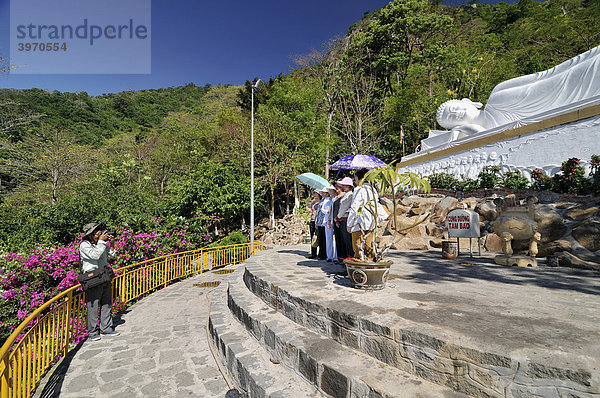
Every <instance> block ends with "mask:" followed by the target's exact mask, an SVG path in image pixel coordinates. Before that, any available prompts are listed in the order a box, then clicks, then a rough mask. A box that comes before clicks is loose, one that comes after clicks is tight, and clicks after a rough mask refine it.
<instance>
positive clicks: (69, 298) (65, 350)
mask: <svg viewBox="0 0 600 398" xmlns="http://www.w3.org/2000/svg"><path fill="white" fill-rule="evenodd" d="M111 295H112V292H111ZM111 302H112V300H111ZM72 306H73V291H72V290H71V291H70V292H69V295H68V296H67V316H66V317H65V323H66V325H65V346H64V347H63V358H66V356H67V353H68V352H69V344H70V342H71V312H72Z"/></svg>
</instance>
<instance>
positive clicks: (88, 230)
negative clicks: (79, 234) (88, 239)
mask: <svg viewBox="0 0 600 398" xmlns="http://www.w3.org/2000/svg"><path fill="white" fill-rule="evenodd" d="M99 226H100V224H98V223H96V222H91V223H89V224H85V225H84V226H83V228H82V230H83V235H84V236H88V235H89V234H91V233H93V232H94V231H95V230H96V229H97V228H98V227H99Z"/></svg>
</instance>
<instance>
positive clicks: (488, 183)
mask: <svg viewBox="0 0 600 398" xmlns="http://www.w3.org/2000/svg"><path fill="white" fill-rule="evenodd" d="M478 180H479V187H480V188H487V189H491V188H495V187H496V186H497V185H498V182H499V181H500V167H498V166H485V167H484V168H483V170H481V172H480V173H479V176H478Z"/></svg>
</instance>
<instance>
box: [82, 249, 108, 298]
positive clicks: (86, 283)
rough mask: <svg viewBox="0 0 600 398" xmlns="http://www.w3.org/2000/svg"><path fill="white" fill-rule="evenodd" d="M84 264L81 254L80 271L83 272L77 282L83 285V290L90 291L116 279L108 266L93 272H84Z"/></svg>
mask: <svg viewBox="0 0 600 398" xmlns="http://www.w3.org/2000/svg"><path fill="white" fill-rule="evenodd" d="M82 265H83V263H82V261H81V254H80V255H79V269H80V270H81V271H82V272H81V273H80V274H79V275H77V280H78V281H79V283H81V288H82V289H83V290H88V289H89V288H91V287H96V286H98V285H101V284H103V283H106V282H110V281H112V279H113V278H114V272H113V270H112V269H110V268H108V267H107V266H102V267H99V268H96V269H95V270H93V271H88V272H83V267H82Z"/></svg>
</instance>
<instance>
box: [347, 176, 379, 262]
mask: <svg viewBox="0 0 600 398" xmlns="http://www.w3.org/2000/svg"><path fill="white" fill-rule="evenodd" d="M367 171H368V170H366V169H362V170H358V171H357V172H356V174H355V175H354V180H355V182H356V186H357V188H356V189H355V190H354V193H353V195H352V204H351V205H350V209H349V210H348V221H347V230H348V232H350V233H351V234H352V248H353V249H354V258H356V259H357V260H361V261H365V260H368V259H372V258H373V233H374V230H375V208H376V207H377V205H378V203H379V194H378V193H377V190H375V189H373V188H372V187H371V184H369V183H368V182H366V181H363V179H364V177H365V174H366V173H367Z"/></svg>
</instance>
